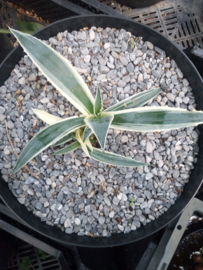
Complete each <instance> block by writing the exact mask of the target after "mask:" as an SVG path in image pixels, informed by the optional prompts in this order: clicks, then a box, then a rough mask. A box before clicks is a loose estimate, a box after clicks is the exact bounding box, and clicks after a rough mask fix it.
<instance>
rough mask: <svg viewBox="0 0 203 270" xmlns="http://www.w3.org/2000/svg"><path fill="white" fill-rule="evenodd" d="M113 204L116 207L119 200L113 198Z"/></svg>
mask: <svg viewBox="0 0 203 270" xmlns="http://www.w3.org/2000/svg"><path fill="white" fill-rule="evenodd" d="M113 203H114V204H115V205H118V204H119V199H118V198H117V197H113Z"/></svg>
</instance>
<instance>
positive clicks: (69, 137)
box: [54, 133, 73, 146]
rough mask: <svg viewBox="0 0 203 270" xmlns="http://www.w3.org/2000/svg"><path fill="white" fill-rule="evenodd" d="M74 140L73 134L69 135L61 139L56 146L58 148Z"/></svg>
mask: <svg viewBox="0 0 203 270" xmlns="http://www.w3.org/2000/svg"><path fill="white" fill-rule="evenodd" d="M72 139H73V133H69V134H68V135H66V136H64V137H63V138H62V139H60V140H59V141H57V142H56V143H55V144H54V146H58V145H61V144H64V143H67V142H69V141H70V140H72Z"/></svg>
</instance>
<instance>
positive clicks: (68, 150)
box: [52, 142, 80, 156]
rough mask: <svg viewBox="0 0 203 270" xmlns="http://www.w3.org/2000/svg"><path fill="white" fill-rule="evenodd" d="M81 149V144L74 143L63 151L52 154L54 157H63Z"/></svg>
mask: <svg viewBox="0 0 203 270" xmlns="http://www.w3.org/2000/svg"><path fill="white" fill-rule="evenodd" d="M79 147H80V143H79V142H74V143H71V144H69V145H68V146H66V147H64V148H63V149H61V150H59V151H56V152H54V153H53V154H52V156H53V155H63V154H67V153H69V152H72V151H74V150H76V149H78V148H79Z"/></svg>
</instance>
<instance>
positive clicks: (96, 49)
mask: <svg viewBox="0 0 203 270" xmlns="http://www.w3.org/2000/svg"><path fill="white" fill-rule="evenodd" d="M99 50H100V46H95V47H94V48H93V49H92V53H93V54H96V53H98V51H99Z"/></svg>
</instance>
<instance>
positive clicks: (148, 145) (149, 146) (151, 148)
mask: <svg viewBox="0 0 203 270" xmlns="http://www.w3.org/2000/svg"><path fill="white" fill-rule="evenodd" d="M146 151H147V153H152V151H153V147H152V144H151V143H150V142H147V145H146Z"/></svg>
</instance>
